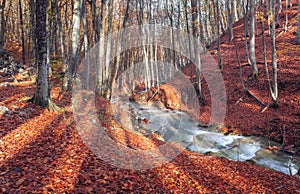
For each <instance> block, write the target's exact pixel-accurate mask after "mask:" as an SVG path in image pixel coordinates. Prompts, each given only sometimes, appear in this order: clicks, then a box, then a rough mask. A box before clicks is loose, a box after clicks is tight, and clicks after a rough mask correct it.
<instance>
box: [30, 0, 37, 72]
mask: <svg viewBox="0 0 300 194" xmlns="http://www.w3.org/2000/svg"><path fill="white" fill-rule="evenodd" d="M29 3H30V22H31V28H32V29H31V30H32V33H31V35H32V37H31V39H32V53H33V58H34V59H35V61H34V63H35V66H37V63H38V62H37V61H36V59H37V54H36V53H37V51H36V47H37V46H36V36H35V31H36V29H35V25H36V21H35V11H36V5H35V2H34V0H30V2H29Z"/></svg>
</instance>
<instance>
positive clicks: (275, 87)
mask: <svg viewBox="0 0 300 194" xmlns="http://www.w3.org/2000/svg"><path fill="white" fill-rule="evenodd" d="M275 5H276V0H271V13H272V14H271V16H272V20H271V21H272V22H271V50H272V72H273V92H271V96H272V98H273V100H274V102H275V106H278V84H277V55H276V37H275V17H276V16H275V15H276V13H275Z"/></svg>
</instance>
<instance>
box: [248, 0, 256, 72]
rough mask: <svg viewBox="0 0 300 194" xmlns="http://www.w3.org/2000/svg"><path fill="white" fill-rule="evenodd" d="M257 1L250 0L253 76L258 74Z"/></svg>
mask: <svg viewBox="0 0 300 194" xmlns="http://www.w3.org/2000/svg"><path fill="white" fill-rule="evenodd" d="M255 19H256V18H255V1H253V0H250V43H249V46H250V49H249V55H250V56H249V57H250V63H251V66H252V68H253V76H256V77H257V76H258V69H257V64H256V56H255Z"/></svg>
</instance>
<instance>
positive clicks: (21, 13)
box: [19, 0, 26, 64]
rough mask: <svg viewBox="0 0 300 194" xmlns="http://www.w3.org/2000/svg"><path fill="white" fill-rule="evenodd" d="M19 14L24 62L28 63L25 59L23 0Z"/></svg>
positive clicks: (20, 2) (20, 3)
mask: <svg viewBox="0 0 300 194" xmlns="http://www.w3.org/2000/svg"><path fill="white" fill-rule="evenodd" d="M19 14H20V15H19V16H20V25H21V40H22V60H23V64H25V63H26V60H25V55H26V50H25V35H24V24H23V9H22V1H21V0H19Z"/></svg>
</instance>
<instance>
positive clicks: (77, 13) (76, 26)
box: [63, 0, 82, 91]
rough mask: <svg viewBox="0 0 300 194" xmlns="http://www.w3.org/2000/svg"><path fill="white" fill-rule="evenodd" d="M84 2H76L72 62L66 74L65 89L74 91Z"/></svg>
mask: <svg viewBox="0 0 300 194" xmlns="http://www.w3.org/2000/svg"><path fill="white" fill-rule="evenodd" d="M81 10H82V0H75V2H74V10H73V27H72V45H71V51H70V60H69V62H68V68H67V72H66V73H65V77H64V83H63V89H64V90H65V91H71V90H72V79H73V76H74V75H75V69H76V66H77V63H78V58H79V52H80V46H81V45H80V21H81Z"/></svg>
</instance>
